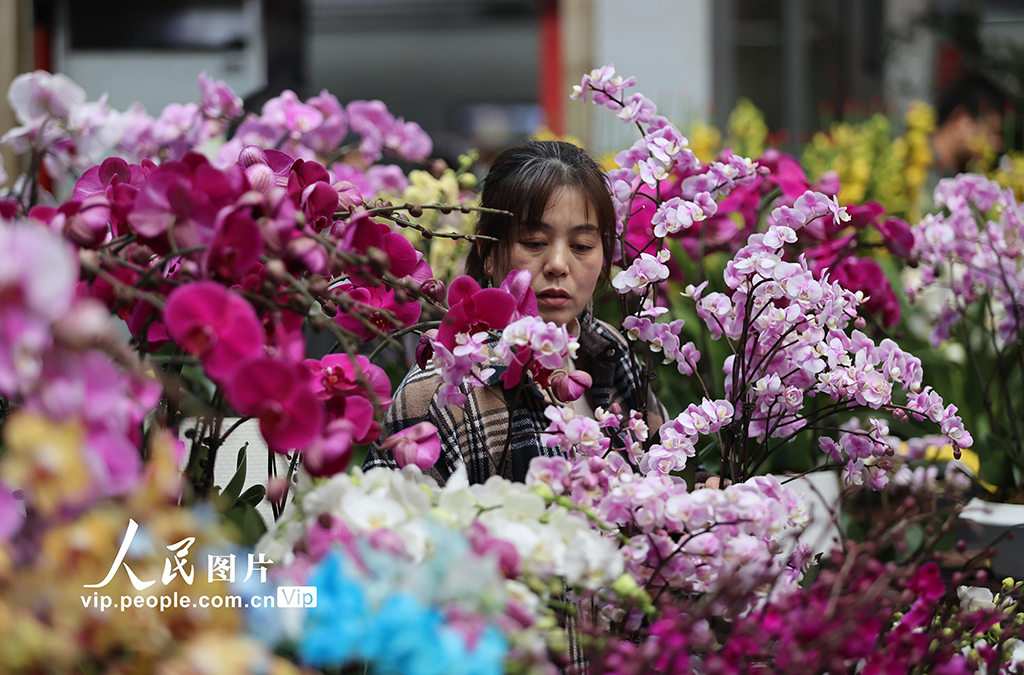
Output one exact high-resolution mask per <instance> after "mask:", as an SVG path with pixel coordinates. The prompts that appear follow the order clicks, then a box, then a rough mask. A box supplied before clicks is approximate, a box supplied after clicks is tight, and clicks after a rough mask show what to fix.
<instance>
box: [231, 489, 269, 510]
mask: <svg viewBox="0 0 1024 675" xmlns="http://www.w3.org/2000/svg"><path fill="white" fill-rule="evenodd" d="M266 492H267V489H266V488H265V487H263V486H262V485H253V486H252V487H250V488H249V489H248V490H246V491H245V492H243V493H242V494H241V496H239V498H238V503H241V504H248V505H249V506H256V505H257V504H259V503H260V502H262V501H263V497H265V496H266Z"/></svg>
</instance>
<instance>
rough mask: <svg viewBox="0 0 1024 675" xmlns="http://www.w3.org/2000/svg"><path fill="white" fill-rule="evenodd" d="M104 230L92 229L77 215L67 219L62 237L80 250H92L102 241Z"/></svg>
mask: <svg viewBox="0 0 1024 675" xmlns="http://www.w3.org/2000/svg"><path fill="white" fill-rule="evenodd" d="M105 234H106V231H105V229H104V230H102V231H101V230H98V229H94V228H93V227H92V226H91V225H90V224H89V222H88V221H87V220H86V219H85V218H83V217H82V216H79V215H74V216H71V217H70V218H68V220H67V223H66V224H65V226H64V236H65V237H67V238H68V239H69V240H71V241H72V242H74V243H75V244H77V245H78V246H80V247H82V248H94V247H96V246H98V245H99V244H100V242H102V241H103V236H104V235H105Z"/></svg>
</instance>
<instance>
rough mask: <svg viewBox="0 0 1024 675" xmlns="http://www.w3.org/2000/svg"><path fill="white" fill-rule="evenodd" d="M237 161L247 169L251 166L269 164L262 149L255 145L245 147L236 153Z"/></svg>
mask: <svg viewBox="0 0 1024 675" xmlns="http://www.w3.org/2000/svg"><path fill="white" fill-rule="evenodd" d="M238 161H239V163H241V165H242V166H244V167H245V168H247V169H248V168H249V167H250V166H252V165H253V164H266V165H268V166H269V164H270V161H269V160H268V159H267V153H265V152H263V149H262V148H260V147H259V146H256V145H247V146H245V147H244V148H242V151H241V152H239V153H238Z"/></svg>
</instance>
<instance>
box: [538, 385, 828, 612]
mask: <svg viewBox="0 0 1024 675" xmlns="http://www.w3.org/2000/svg"><path fill="white" fill-rule="evenodd" d="M694 407H696V406H694ZM727 413H728V411H727V410H725V409H717V410H716V409H715V406H714V405H712V404H710V402H706V404H705V406H704V407H703V408H701V407H696V410H690V411H687V412H686V413H684V415H686V416H687V419H688V420H690V421H691V422H692V421H694V420H700V421H699V422H697V424H698V425H701V426H702V427H703V428H705V430H706V429H707V427H708V417H711V418H712V419H718V420H721V419H727V418H728V416H729V415H728V414H727ZM547 416H548V418H549V419H550V420H551V425H550V426H549V427H548V429H547V434H548V436H547V443H548V445H558V446H559V447H560V448H561V449H562V450H563V451H564V452H565V453H566V455H567V457H540V458H536V459H534V460H533V461H532V462H531V463H530V471H529V473H528V474H527V478H526V482H527V484H528V485H533V486H535V487H540V488H542V489H543V490H544V491H545V492H547V491H550V494H552V495H555V496H556V497H559V498H561V499H566V500H568V503H570V504H572V505H573V506H575V507H576V508H579V509H582V510H583V512H584V513H588V514H593V516H594V517H595V518H597V519H599V522H603V523H606V525H607V526H608V527H609V532H610V534H609V537H610V539H611V540H613V541H619V543H620V545H621V550H622V555H623V558H624V562H625V567H626V571H627V572H629V574H630V577H631V578H632V579H634V580H636V581H637V582H638V583H639V584H640V585H641V587H642V588H643V589H644V592H645V593H646V594H647V597H650V596H653V597H658V596H661V595H662V594H664V593H665V592H666V591H669V590H671V591H673V592H679V593H685V594H691V595H692V594H708V595H712V596H713V594H714V593H716V592H718V591H720V590H721V589H722V584H726V583H728V584H732V585H734V586H735V585H737V584H740V585H742V587H743V588H744V589H745V592H746V593H748V594H749V599H750V601H751V602H755V601H756V598H758V597H760V596H762V595H766V594H767V593H769V592H770V591H771V590H772V588H773V587H775V588H776V589H777V590H778V591H779V592H781V591H782V590H783V589H785V588H791V587H792V586H793V585H794V584H795V583H796V581H797V580H798V579H799V577H800V575H801V573H802V571H803V566H804V564H805V563H806V560H804V559H802V558H801V557H800V556H806V551H804V550H803V549H800V553H799V554H798V555H797V556H796V557H793V558H791V559H790V560H787V559H785V558H784V557H782V556H779V555H778V553H779V550H780V545H781V543H782V542H783V541H784V540H785V539H786V538H787V537H788V536H790V535H792V534H795V533H797V532H799V531H800V530H801V529H802V528H803V526H805V525H806V524H807V522H808V518H807V513H806V511H805V510H804V505H803V500H802V499H801V498H800V497H798V496H797V495H796V494H794V493H793V492H791V491H790V490H787V489H786V488H784V487H782V486H781V485H780V484H779V483H778V481H777V480H775V479H774V478H771V477H766V476H759V477H756V478H752V479H750V480H749V481H747V482H746V483H742V484H738V485H733V486H730V487H727V488H725V489H723V490H696V491H693V492H691V491H689V490H688V489H687V485H686V482H685V481H684V480H682V479H681V478H679V477H678V476H676V475H673V474H672V473H671V472H672V471H674V470H677V469H682V468H683V466H684V465H685V461H686V456H687V455H689V456H692V455H693V444H692V442H691V441H690V439H689V438H687V437H686V436H684V435H683V434H681V433H680V432H679V431H678V430H677V427H676V425H675V424H674V423H671V422H670V423H668V424H666V425H664V426H662V428H661V434H662V440H663V443H662V444H658V445H655V446H653V447H652V448H651V450H650V451H649V452H647V453H644V452H643V445H642V444H643V442H644V441H645V440H647V437H648V429H647V426H646V424H644V422H643V418H642V415H641V414H640V413H636V414H635V415H633V416H631V417H630V418H629V419H626V420H623V419H622V416H621V415H619V414H617V413H615V412H613V411H605V410H601V409H598V410H597V412H596V418H597V419H596V420H595V419H590V418H587V417H582V416H577V415H575V414H573V412H572V410H570V409H566V408H558V407H555V406H551V407H549V408H548V410H547ZM711 425H712V428H714V427H715V426H716V425H717V426H719V427H720V426H721V422H720V421H718V422H712V423H711ZM690 432H691V433H693V435H694V436H696V432H694V431H693V430H692V428H691V429H690ZM616 450H617V451H618V452H616ZM627 458H628V460H627ZM634 465H635V466H637V468H636V469H634ZM780 577H783V579H782V581H781V582H779V583H777V580H778V579H779V578H780ZM620 595H621V594H620ZM622 599H624V600H626V599H632V598H630V597H629V596H624V597H623V598H622ZM605 610H606V611H607V612H609V613H610V615H611V617H613V618H622V617H621V616H617V615H616V612H617V611H618V610H617V608H616V607H614V606H611V605H608V606H606V607H605Z"/></svg>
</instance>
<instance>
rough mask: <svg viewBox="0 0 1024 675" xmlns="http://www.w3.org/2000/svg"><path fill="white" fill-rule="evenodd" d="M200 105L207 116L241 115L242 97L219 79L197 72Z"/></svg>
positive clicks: (229, 116) (228, 116)
mask: <svg viewBox="0 0 1024 675" xmlns="http://www.w3.org/2000/svg"><path fill="white" fill-rule="evenodd" d="M199 91H200V93H201V94H202V97H201V100H200V104H199V105H200V107H201V108H202V111H203V114H204V115H206V116H207V117H214V118H219V117H226V118H232V117H241V116H242V99H241V98H239V96H238V94H236V93H235V92H234V91H233V90H232V89H231V87H229V86H228V85H226V84H225V83H224V82H223V81H221V80H216V81H215V80H214V79H213V78H211V77H210V76H209V75H207V74H206V72H205V71H204V72H202V73H199Z"/></svg>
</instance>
